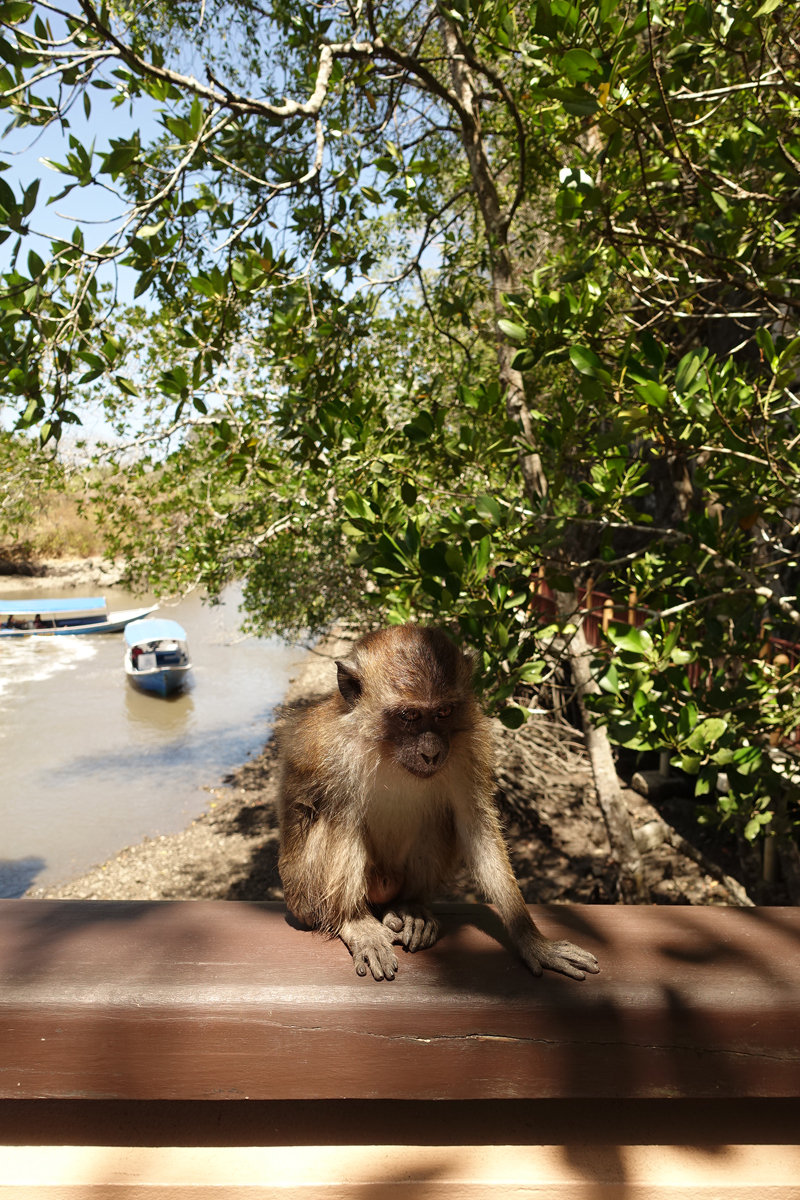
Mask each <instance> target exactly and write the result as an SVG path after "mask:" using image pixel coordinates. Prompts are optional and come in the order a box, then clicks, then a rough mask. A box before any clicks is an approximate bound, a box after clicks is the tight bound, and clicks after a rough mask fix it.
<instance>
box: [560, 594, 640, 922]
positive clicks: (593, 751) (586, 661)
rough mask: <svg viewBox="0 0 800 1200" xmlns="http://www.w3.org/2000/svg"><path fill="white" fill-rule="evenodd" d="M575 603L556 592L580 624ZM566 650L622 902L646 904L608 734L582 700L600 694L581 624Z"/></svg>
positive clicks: (566, 612) (567, 612) (569, 596)
mask: <svg viewBox="0 0 800 1200" xmlns="http://www.w3.org/2000/svg"><path fill="white" fill-rule="evenodd" d="M575 602H576V597H575V594H574V592H556V607H557V608H558V612H559V615H560V616H562V617H574V618H575V619H576V620H577V621H580V617H579V616H578V614H577V612H576V609H575ZM566 650H567V656H568V658H569V665H570V670H571V672H572V682H573V684H574V686H575V692H576V695H577V698H578V706H579V708H580V713H581V722H582V724H583V732H584V734H585V736H586V749H587V750H588V752H589V761H590V762H591V764H592V774H593V775H594V786H595V790H596V792H597V801H598V803H599V805H600V808H601V809H602V812H603V818H604V820H605V823H606V831H607V833H608V840H609V844H610V845H611V853H612V855H613V857H614V859H615V861H616V863H617V866H618V868H619V882H620V891H621V893H622V898H623V900H624V902H625V903H626V904H649V903H650V891H649V888H648V887H647V884H646V883H645V879H644V866H643V864H642V856H641V855H640V853H639V850H638V847H637V845H636V838H635V837H634V833H633V825H632V824H631V818H630V814H629V812H628V810H627V808H626V807H625V801H624V800H623V798H622V793H621V791H620V787H619V780H618V779H617V769H616V766H615V765H614V756H613V754H612V752H611V743H610V742H609V740H608V733H607V731H606V729H605V728H604V727H603V726H602V725H595V724H593V723H592V718H591V714H590V712H589V710H588V709H587V707H586V703H585V699H584V698H585V697H586V696H591V695H595V694H596V693H597V692H599V691H600V687H599V685H598V684H597V682H596V681H595V680H594V678H593V677H592V671H591V661H590V656H591V650H590V648H589V646H588V644H587V641H586V637H585V635H584V632H583V626H582V625H581V624H579V625H578V630H577V632H576V633H575V634H574V635H573V636H572V637H571V638H569V640H568V642H567V648H566Z"/></svg>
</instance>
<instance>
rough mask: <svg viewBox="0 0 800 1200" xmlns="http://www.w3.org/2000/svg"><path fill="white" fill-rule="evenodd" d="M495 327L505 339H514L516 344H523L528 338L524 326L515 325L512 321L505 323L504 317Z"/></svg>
mask: <svg viewBox="0 0 800 1200" xmlns="http://www.w3.org/2000/svg"><path fill="white" fill-rule="evenodd" d="M497 325H498V328H499V329H500V330H501V331H502V332H503V333H504V334H505V335H506V337H510V338H514V339H515V340H516V341H518V342H524V341H525V339H526V338H527V336H528V330H527V329H526V328H525V326H524V325H517V324H516V323H515V322H514V321H507V320H506V319H505V317H501V318H500V320H499V321H498V322H497Z"/></svg>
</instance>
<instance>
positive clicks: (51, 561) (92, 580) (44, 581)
mask: <svg viewBox="0 0 800 1200" xmlns="http://www.w3.org/2000/svg"><path fill="white" fill-rule="evenodd" d="M122 570H123V564H122V563H113V562H109V561H108V559H105V558H100V557H97V558H43V559H37V560H36V561H31V562H28V561H27V560H23V561H13V562H12V561H4V560H3V558H2V555H0V596H3V595H8V593H9V592H18V591H21V590H22V589H25V591H31V592H36V591H42V590H43V589H45V588H52V587H58V588H79V587H80V588H89V587H91V588H104V587H114V585H115V584H117V583H119V581H120V579H121V577H122Z"/></svg>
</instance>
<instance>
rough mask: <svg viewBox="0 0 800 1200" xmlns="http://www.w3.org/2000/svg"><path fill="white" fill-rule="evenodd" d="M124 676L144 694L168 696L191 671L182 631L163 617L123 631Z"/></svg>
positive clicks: (135, 622) (187, 648) (153, 618)
mask: <svg viewBox="0 0 800 1200" xmlns="http://www.w3.org/2000/svg"><path fill="white" fill-rule="evenodd" d="M125 641H126V643H127V649H126V651H125V674H126V675H127V676H128V679H129V680H130V682H131V683H132V684H134V686H136V687H138V688H140V689H141V690H142V691H144V692H155V693H156V694H157V695H159V696H169V695H171V694H172V693H173V692H177V691H178V690H179V688H181V687H183V685H184V684H185V682H186V677H187V675H188V674H189V672H190V671H191V669H192V664H191V662H190V661H189V646H188V644H187V640H186V630H185V629H184V628H183V626H182V625H179V624H178V622H177V621H168V620H166V619H165V618H163V617H151V618H150V619H149V620H144V621H134V622H133V623H132V624H130V625H128V626H126V628H125Z"/></svg>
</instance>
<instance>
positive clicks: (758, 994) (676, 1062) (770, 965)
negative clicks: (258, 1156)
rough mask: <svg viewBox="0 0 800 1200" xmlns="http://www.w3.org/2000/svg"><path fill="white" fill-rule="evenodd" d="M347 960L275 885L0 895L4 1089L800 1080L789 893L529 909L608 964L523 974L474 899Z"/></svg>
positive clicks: (741, 1084) (385, 1091)
mask: <svg viewBox="0 0 800 1200" xmlns="http://www.w3.org/2000/svg"><path fill="white" fill-rule="evenodd" d="M440 912H441V915H442V918H443V922H444V925H445V929H446V935H445V937H444V938H443V939H442V940H441V942H440V943H439V944H438V945H437V946H436V947H434V948H433V949H432V950H431V951H427V952H425V953H423V954H419V955H416V956H409V955H403V956H402V962H401V971H400V974H399V976H398V978H397V979H396V980H395V981H394V982H393V983H382V984H377V983H375V982H374V981H373V980H371V979H359V978H358V977H357V976H356V975H355V973H354V971H353V968H352V964H351V962H350V959H349V956H348V954H347V952H346V951H345V949H344V947H343V946H342V945H341V944H340V943H338V942H327V941H325V940H323V939H322V938H320V937H318V936H316V935H313V934H309V933H306V932H303V931H300V930H299V929H297V928H295V927H293V926H292V924H291V923H290V922H289V921H288V920H287V918H286V914H285V911H284V910H283V909H282V908H281V907H280V906H278V905H273V904H245V903H229V902H205V901H197V902H191V901H189V902H175V903H129V902H122V901H120V902H108V903H106V902H99V901H87V902H82V901H66V902H59V901H16V900H12V901H2V902H0V1096H3V1097H19V1098H22V1097H28V1098H32V1097H53V1098H61V1097H63V1098H80V1097H84V1098H90V1097H95V1098H103V1097H106V1098H120V1099H196V1100H199V1099H204V1100H215V1099H242V1098H245V1097H248V1098H250V1099H253V1100H255V1099H296V1100H300V1099H314V1098H320V1099H326V1098H337V1097H350V1098H363V1099H369V1098H381V1099H431V1100H433V1099H450V1100H458V1099H481V1098H483V1099H492V1098H498V1099H499V1098H518V1097H520V1098H521V1097H529V1098H537V1097H542V1098H543V1097H566V1098H570V1097H574V1098H577V1097H592V1096H595V1097H609V1098H610V1097H687V1098H688V1097H704V1096H708V1097H711V1096H715V1097H737V1096H743V1097H746V1096H754V1097H757V1096H762V1097H770V1096H772V1097H781V1096H798V1095H800V912H799V911H798V910H797V909H769V908H760V909H750V910H742V909H724V908H688V907H687V908H673V909H665V908H660V907H658V908H655V907H654V908H644V907H630V908H629V907H596V908H595V907H593V908H587V907H574V908H573V907H554V908H550V909H547V910H538V909H534V910H533V912H534V916H535V919H536V920H537V922H538V923H540V925H541V926H542V928H543V929H544V930H545V931H546V932H547V933H548V934H550V935H551V936H559V937H563V936H568V937H570V938H571V939H572V940H574V941H577V942H579V943H580V944H582V945H584V946H586V947H587V948H589V949H591V950H593V951H594V952H595V953H596V954H597V956H598V958H599V959H600V962H601V966H602V974H601V975H599V976H595V977H592V978H588V979H587V980H586V981H585V982H584V983H582V984H578V983H574V982H572V981H570V980H567V979H564V978H561V977H559V976H555V975H551V974H545V976H544V977H543V978H542V979H538V980H537V979H534V978H533V977H532V976H531V975H530V974H529V973H528V972H527V971H526V970H525V968H524V967H523V966H522V965H521V964H520V963H519V962H518V961H517V960H515V958H514V957H513V956H512V955H511V954H510V953H509V952H508V951H507V950H506V949H505V948H504V947H503V946H501V945H500V944H499V943H498V942H497V941H496V940H495V938H494V937H493V936H492V932H497V928H496V919H495V918H494V915H493V914H492V913H491V911H490V910H488V909H486V908H484V907H483V906H480V905H461V906H455V905H449V906H441V909H440Z"/></svg>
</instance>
